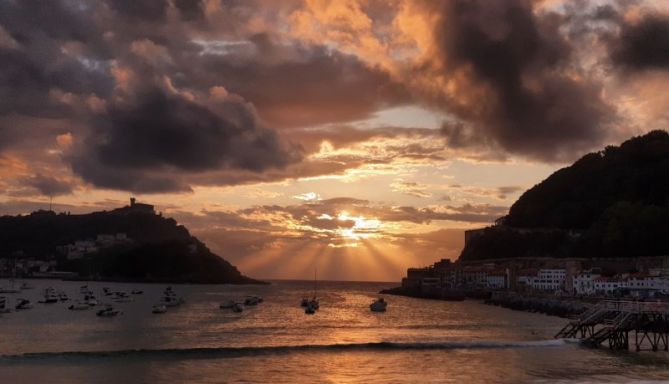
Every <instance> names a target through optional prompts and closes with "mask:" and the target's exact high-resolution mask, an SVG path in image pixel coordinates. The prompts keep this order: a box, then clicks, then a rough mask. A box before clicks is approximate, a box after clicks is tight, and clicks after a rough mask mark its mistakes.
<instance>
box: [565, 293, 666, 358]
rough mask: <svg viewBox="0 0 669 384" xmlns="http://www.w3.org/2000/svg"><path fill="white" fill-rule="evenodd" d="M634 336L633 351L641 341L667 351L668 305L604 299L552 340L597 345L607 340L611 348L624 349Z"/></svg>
mask: <svg viewBox="0 0 669 384" xmlns="http://www.w3.org/2000/svg"><path fill="white" fill-rule="evenodd" d="M631 332H633V333H634V343H635V346H636V350H637V351H639V350H641V349H642V345H643V344H644V341H646V342H647V344H650V347H651V350H653V351H657V350H660V349H663V350H665V351H667V350H669V302H664V301H632V300H604V301H601V302H599V303H598V304H597V305H595V306H594V307H592V308H590V309H589V310H587V311H585V312H583V313H582V314H581V315H580V316H579V318H578V319H575V320H572V321H570V322H569V323H568V324H567V325H565V326H564V328H562V329H561V330H560V332H558V333H557V334H556V335H555V337H558V338H572V337H578V338H580V339H581V340H582V342H583V343H584V344H587V345H591V346H597V345H600V344H601V343H603V342H604V341H608V344H609V348H611V349H628V348H629V335H630V333H631Z"/></svg>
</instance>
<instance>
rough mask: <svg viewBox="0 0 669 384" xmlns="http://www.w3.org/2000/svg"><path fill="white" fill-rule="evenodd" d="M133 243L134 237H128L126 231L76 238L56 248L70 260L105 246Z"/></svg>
mask: <svg viewBox="0 0 669 384" xmlns="http://www.w3.org/2000/svg"><path fill="white" fill-rule="evenodd" d="M131 243H132V239H130V238H128V236H127V235H126V234H125V233H117V234H99V235H97V237H96V238H95V240H93V239H87V240H76V241H75V242H74V243H71V244H66V245H62V246H58V247H56V250H57V251H58V252H60V253H61V254H63V255H65V257H67V259H68V260H76V259H81V258H82V257H84V256H85V255H88V254H91V253H96V252H98V251H99V250H100V249H103V248H109V247H113V246H116V245H127V244H131Z"/></svg>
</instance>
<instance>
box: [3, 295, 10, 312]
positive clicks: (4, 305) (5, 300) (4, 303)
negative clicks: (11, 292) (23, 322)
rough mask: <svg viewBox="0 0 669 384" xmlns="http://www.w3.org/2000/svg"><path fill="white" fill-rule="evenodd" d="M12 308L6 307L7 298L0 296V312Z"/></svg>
mask: <svg viewBox="0 0 669 384" xmlns="http://www.w3.org/2000/svg"><path fill="white" fill-rule="evenodd" d="M11 311H12V310H11V309H9V308H7V298H6V297H0V313H9V312H11Z"/></svg>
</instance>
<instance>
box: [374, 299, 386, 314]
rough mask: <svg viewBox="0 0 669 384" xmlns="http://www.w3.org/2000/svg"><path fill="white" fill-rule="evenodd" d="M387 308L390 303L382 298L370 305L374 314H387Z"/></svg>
mask: <svg viewBox="0 0 669 384" xmlns="http://www.w3.org/2000/svg"><path fill="white" fill-rule="evenodd" d="M387 306H388V303H387V302H386V301H385V300H383V297H381V298H379V299H378V300H374V302H373V303H372V304H370V305H369V309H370V310H371V311H372V312H385V311H386V307H387Z"/></svg>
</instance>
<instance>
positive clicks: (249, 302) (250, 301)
mask: <svg viewBox="0 0 669 384" xmlns="http://www.w3.org/2000/svg"><path fill="white" fill-rule="evenodd" d="M260 302H262V299H261V298H259V297H257V296H248V297H247V298H246V299H244V305H246V306H255V305H258V303H260Z"/></svg>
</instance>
